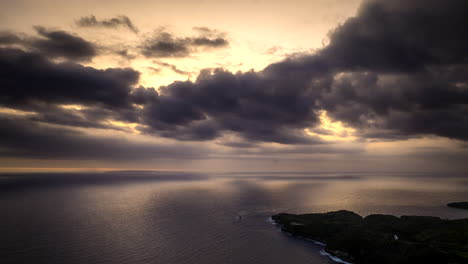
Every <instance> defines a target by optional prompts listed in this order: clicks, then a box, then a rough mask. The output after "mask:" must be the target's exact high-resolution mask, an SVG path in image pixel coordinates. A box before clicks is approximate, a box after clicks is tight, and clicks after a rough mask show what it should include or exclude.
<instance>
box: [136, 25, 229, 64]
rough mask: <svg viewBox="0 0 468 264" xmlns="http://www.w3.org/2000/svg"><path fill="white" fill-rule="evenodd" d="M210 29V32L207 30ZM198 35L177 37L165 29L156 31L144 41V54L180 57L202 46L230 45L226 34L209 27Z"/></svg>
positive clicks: (219, 46) (156, 56)
mask: <svg viewBox="0 0 468 264" xmlns="http://www.w3.org/2000/svg"><path fill="white" fill-rule="evenodd" d="M206 30H208V32H209V33H206V32H205V31H206ZM206 30H202V33H201V34H200V35H199V36H198V37H184V38H182V37H175V36H174V35H173V34H171V33H169V32H165V31H158V32H156V33H155V34H154V35H153V36H152V37H151V38H149V39H147V40H146V41H144V43H143V45H142V47H141V49H142V54H143V55H144V56H146V57H149V58H171V57H172V58H180V57H187V56H189V55H190V54H191V53H194V52H198V51H199V49H200V48H205V49H206V48H224V47H227V46H229V42H228V40H226V39H225V38H224V34H221V33H215V32H216V31H212V30H210V29H208V28H206Z"/></svg>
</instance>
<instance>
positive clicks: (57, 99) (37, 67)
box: [0, 0, 468, 147]
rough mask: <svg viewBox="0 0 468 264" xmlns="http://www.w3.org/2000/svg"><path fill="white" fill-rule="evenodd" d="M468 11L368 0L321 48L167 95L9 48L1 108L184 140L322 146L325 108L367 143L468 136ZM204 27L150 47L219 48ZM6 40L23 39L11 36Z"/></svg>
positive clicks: (181, 86)
mask: <svg viewBox="0 0 468 264" xmlns="http://www.w3.org/2000/svg"><path fill="white" fill-rule="evenodd" d="M467 10H468V9H467V8H466V1H463V0H449V1H422V0H413V1H400V0H395V1H383V0H373V1H365V2H364V3H363V5H362V6H361V8H360V10H359V12H358V14H357V15H356V17H353V18H350V19H348V20H347V21H345V22H344V23H343V24H342V25H340V26H338V27H337V28H336V29H335V30H333V31H332V32H331V33H330V44H329V45H328V46H326V47H324V48H323V49H322V50H319V51H317V52H316V53H315V54H311V55H295V56H291V57H289V58H287V59H286V60H284V61H281V62H278V63H275V64H271V65H269V66H268V67H266V68H265V69H264V70H263V71H260V72H254V71H251V72H244V73H241V72H239V73H235V74H234V73H231V72H228V71H226V70H223V69H216V70H205V71H202V72H201V73H200V74H199V76H198V78H197V79H196V80H195V81H186V82H174V83H172V84H170V85H167V86H164V87H161V88H160V89H159V91H156V90H155V89H153V88H145V87H138V88H134V87H135V86H136V85H137V83H138V76H139V74H138V72H136V71H134V70H132V69H107V70H97V69H93V68H90V67H83V66H81V65H78V64H74V63H71V62H67V63H53V62H50V61H49V60H48V59H47V57H50V56H48V55H47V54H48V53H47V52H46V49H38V50H37V51H34V52H32V51H21V50H18V49H13V48H9V49H8V48H3V49H0V77H1V78H0V80H1V82H2V83H0V84H1V85H0V87H1V88H0V89H1V95H0V104H2V105H3V106H6V107H11V108H16V109H32V111H35V112H37V113H38V114H37V115H36V116H35V117H34V118H32V119H31V120H33V121H41V122H46V123H55V124H66V125H69V126H70V125H73V124H74V125H76V126H82V127H97V128H107V127H106V126H104V127H103V125H102V124H103V121H105V120H107V119H113V120H115V119H117V120H122V121H131V122H135V123H138V126H137V129H139V130H140V131H141V132H143V133H147V134H154V135H158V136H162V137H168V138H174V139H178V140H212V139H215V138H219V137H221V136H223V135H226V134H234V135H235V136H236V137H238V138H241V141H240V142H242V144H243V145H244V146H249V145H250V144H255V143H258V142H276V143H282V144H309V145H311V144H320V143H323V142H321V141H320V140H318V139H317V138H313V137H311V136H309V135H306V133H305V132H304V129H305V128H311V127H312V128H313V127H316V126H318V125H319V124H320V121H319V117H318V114H319V111H320V110H322V109H325V110H327V112H328V114H329V115H330V116H331V117H332V118H333V119H335V120H339V121H343V122H345V123H346V124H347V125H349V126H352V127H354V128H356V129H357V133H358V135H359V136H361V137H362V138H363V139H374V138H384V139H405V138H410V137H420V136H424V135H437V136H442V137H449V138H455V139H460V140H467V139H468V138H467V135H468V118H467V116H468V77H467V76H468V53H467V50H466V48H464V47H467V46H468V39H467V37H466V34H465V32H464V31H465V30H464V29H465V28H466V26H468V23H467V17H468V14H467ZM196 30H197V31H199V32H205V33H204V34H205V35H203V34H201V33H200V34H201V35H200V37H199V38H198V39H199V44H197V43H196V42H197V41H196V39H197V38H177V37H174V36H173V35H172V34H169V33H166V32H160V33H158V34H157V35H156V36H155V37H154V38H153V39H149V40H148V41H147V42H146V43H145V45H144V46H143V47H142V48H143V54H145V55H146V56H147V57H183V56H188V55H189V54H191V52H193V49H194V48H195V49H196V48H197V47H199V46H197V45H201V46H207V47H216V45H214V44H213V43H208V42H205V41H203V40H201V39H203V38H206V39H208V40H210V41H216V36H214V35H213V34H215V33H213V32H211V31H210V30H209V29H206V28H200V29H196ZM219 37H221V36H219ZM2 40H3V42H4V43H11V42H15V41H16V40H15V38H14V36H12V35H8V34H4V35H1V36H0V41H2ZM200 43H201V44H200ZM43 104H49V105H50V104H51V105H58V104H81V105H86V106H87V107H88V108H87V110H86V111H88V113H86V112H84V110H83V111H79V113H76V112H75V111H74V110H67V111H57V112H56V113H51V112H50V111H48V110H47V109H46V108H44V107H43ZM41 107H42V108H41ZM83 114H84V117H83ZM78 115H82V116H81V117H82V118H81V119H80V118H79V117H78ZM66 120H72V121H70V122H68V123H67V122H66ZM30 122H32V121H30ZM36 123H37V122H36ZM25 129H28V128H27V127H26V128H25ZM316 131H318V130H316ZM320 133H326V131H325V132H320ZM12 142H16V143H18V144H19V141H12ZM3 144H6V143H3ZM228 144H229V143H228ZM228 144H227V145H228ZM234 145H236V144H234ZM10 147H11V146H10Z"/></svg>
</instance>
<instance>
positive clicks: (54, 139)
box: [0, 115, 208, 160]
mask: <svg viewBox="0 0 468 264" xmlns="http://www.w3.org/2000/svg"><path fill="white" fill-rule="evenodd" d="M0 123H1V124H2V126H0V146H2V148H0V156H2V157H12V156H13V157H24V158H37V159H58V160H94V159H99V160H141V159H153V158H159V159H161V158H168V159H172V158H177V159H184V158H190V159H197V158H202V157H205V156H206V155H208V152H207V151H206V150H205V149H201V148H195V147H194V146H189V145H186V144H171V145H164V144H155V143H147V142H145V143H137V142H131V141H127V140H125V139H123V138H119V137H108V136H107V137H104V136H95V135H88V134H86V133H83V132H78V131H76V130H72V129H67V128H58V127H52V126H47V125H42V124H40V123H35V122H30V121H28V120H24V119H21V118H15V117H10V116H6V115H0Z"/></svg>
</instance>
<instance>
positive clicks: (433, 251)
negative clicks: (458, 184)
mask: <svg viewBox="0 0 468 264" xmlns="http://www.w3.org/2000/svg"><path fill="white" fill-rule="evenodd" d="M272 218H273V220H274V221H275V222H277V223H278V224H281V225H282V230H283V231H285V232H288V233H290V234H292V235H294V236H301V237H304V238H309V239H312V240H316V241H319V242H322V243H325V244H326V247H325V251H327V252H328V253H330V254H332V255H335V256H337V257H339V258H341V259H343V260H346V261H349V262H354V263H357V264H367V263H369V264H370V263H372V264H375V263H380V264H390V263H391V264H394V263H398V264H410V263H411V264H415V263H425V264H431V263H434V264H435V263H437V264H441V263H453V264H456V263H460V264H461V263H468V219H459V220H443V219H440V218H438V217H431V216H402V217H396V216H392V215H369V216H367V217H365V218H362V217H361V216H359V215H358V214H355V213H353V212H350V211H344V210H342V211H336V212H328V213H320V214H302V215H294V214H284V213H282V214H277V215H274V216H273V217H272Z"/></svg>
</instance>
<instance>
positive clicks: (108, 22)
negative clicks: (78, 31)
mask: <svg viewBox="0 0 468 264" xmlns="http://www.w3.org/2000/svg"><path fill="white" fill-rule="evenodd" d="M76 24H77V25H78V26H80V27H106V28H117V27H126V28H127V29H129V30H130V31H132V32H133V33H138V28H137V27H136V26H135V25H134V24H133V23H132V21H131V20H130V18H128V17H127V16H124V15H119V16H117V17H113V18H109V19H103V20H97V19H96V17H95V16H94V15H89V16H86V17H82V18H80V19H79V20H77V21H76Z"/></svg>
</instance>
